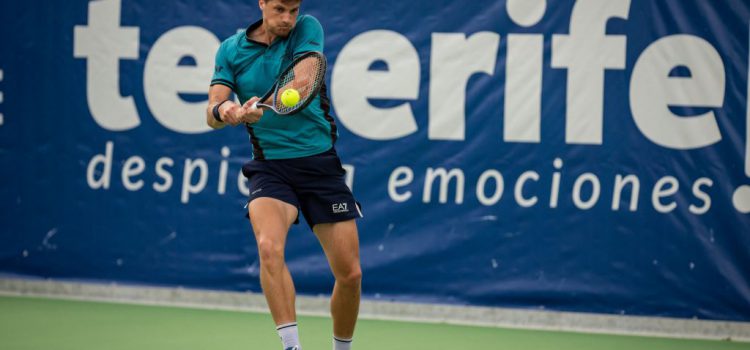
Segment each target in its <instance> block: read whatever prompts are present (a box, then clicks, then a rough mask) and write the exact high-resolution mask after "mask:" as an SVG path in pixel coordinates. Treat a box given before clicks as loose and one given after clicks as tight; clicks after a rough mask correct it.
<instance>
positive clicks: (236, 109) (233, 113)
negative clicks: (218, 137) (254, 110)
mask: <svg viewBox="0 0 750 350" xmlns="http://www.w3.org/2000/svg"><path fill="white" fill-rule="evenodd" d="M219 114H220V115H221V120H222V121H223V122H224V123H227V124H229V125H231V126H237V125H240V124H242V123H243V121H242V107H240V105H238V104H236V103H234V102H231V101H229V102H227V103H224V104H222V105H221V107H220V110H219Z"/></svg>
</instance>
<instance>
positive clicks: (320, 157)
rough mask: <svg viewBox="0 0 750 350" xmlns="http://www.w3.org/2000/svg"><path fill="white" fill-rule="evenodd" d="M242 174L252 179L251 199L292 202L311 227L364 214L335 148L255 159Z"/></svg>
mask: <svg viewBox="0 0 750 350" xmlns="http://www.w3.org/2000/svg"><path fill="white" fill-rule="evenodd" d="M242 174H244V175H245V177H247V178H248V179H249V180H250V198H249V199H248V203H249V202H252V201H253V199H255V198H260V197H270V198H274V199H278V200H280V201H283V202H286V203H289V204H291V205H293V206H295V207H296V208H297V210H298V213H299V211H301V212H302V215H304V216H305V220H307V223H308V225H310V228H312V227H313V226H315V225H317V224H323V223H331V222H339V221H346V220H350V219H355V218H361V217H362V211H361V209H360V206H359V203H358V202H357V201H356V200H355V199H354V195H353V194H352V191H351V190H350V189H349V187H348V186H347V185H346V182H345V180H344V176H345V174H346V172H345V171H344V168H343V167H342V166H341V160H340V159H339V157H338V155H337V154H336V149H334V148H331V149H330V150H328V151H326V152H323V153H320V154H316V155H313V156H309V157H303V158H292V159H271V160H252V161H250V162H248V163H245V165H244V166H243V167H242ZM298 215H299V214H298ZM294 223H295V224H296V223H299V217H298V218H297V220H296V221H295V222H294Z"/></svg>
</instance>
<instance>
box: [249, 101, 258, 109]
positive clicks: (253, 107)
mask: <svg viewBox="0 0 750 350" xmlns="http://www.w3.org/2000/svg"><path fill="white" fill-rule="evenodd" d="M250 108H251V109H258V101H255V102H253V105H252V106H250Z"/></svg>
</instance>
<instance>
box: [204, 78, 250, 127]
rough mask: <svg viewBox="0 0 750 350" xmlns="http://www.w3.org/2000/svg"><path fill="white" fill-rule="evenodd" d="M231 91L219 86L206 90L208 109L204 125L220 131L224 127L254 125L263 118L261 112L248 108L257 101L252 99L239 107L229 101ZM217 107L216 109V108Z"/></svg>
mask: <svg viewBox="0 0 750 350" xmlns="http://www.w3.org/2000/svg"><path fill="white" fill-rule="evenodd" d="M231 97H232V89H230V88H229V87H228V86H225V85H221V84H214V85H211V88H210V89H209V90H208V108H206V123H208V126H210V127H212V128H214V129H221V128H223V127H225V126H227V124H228V125H232V126H237V125H239V124H242V123H249V124H253V123H256V122H257V121H258V120H260V118H261V117H262V116H263V111H262V110H260V109H253V108H250V106H252V105H253V103H255V101H258V100H259V99H258V98H257V97H253V98H251V99H249V100H248V101H247V102H245V105H242V106H241V105H239V104H237V103H234V101H232V100H230V98H231ZM216 106H218V108H216Z"/></svg>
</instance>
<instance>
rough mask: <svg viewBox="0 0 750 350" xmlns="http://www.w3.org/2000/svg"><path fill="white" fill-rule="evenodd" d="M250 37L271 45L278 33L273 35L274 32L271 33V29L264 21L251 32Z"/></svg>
mask: <svg viewBox="0 0 750 350" xmlns="http://www.w3.org/2000/svg"><path fill="white" fill-rule="evenodd" d="M250 37H251V38H252V39H253V40H255V41H257V42H261V43H264V44H266V45H271V43H272V42H273V41H274V40H275V39H276V35H273V33H271V31H270V30H268V29H267V28H266V23H265V22H263V24H261V25H260V26H259V27H258V28H256V29H255V30H253V31H252V33H250Z"/></svg>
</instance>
